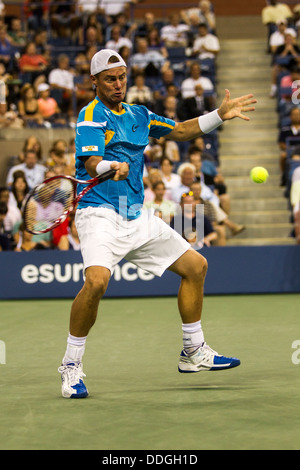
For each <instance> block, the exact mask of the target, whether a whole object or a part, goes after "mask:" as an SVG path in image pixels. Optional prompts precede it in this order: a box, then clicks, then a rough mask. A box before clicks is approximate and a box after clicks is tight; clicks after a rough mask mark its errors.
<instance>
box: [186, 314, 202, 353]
mask: <svg viewBox="0 0 300 470" xmlns="http://www.w3.org/2000/svg"><path fill="white" fill-rule="evenodd" d="M182 331H183V349H184V350H185V352H186V353H187V354H193V352H195V351H196V350H197V349H198V348H199V347H200V346H202V344H203V343H204V334H203V331H202V326H201V320H200V321H197V322H195V323H183V324H182Z"/></svg>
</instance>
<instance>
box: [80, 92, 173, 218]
mask: <svg viewBox="0 0 300 470" xmlns="http://www.w3.org/2000/svg"><path fill="white" fill-rule="evenodd" d="M122 105H123V109H122V111H121V112H120V113H118V112H116V111H111V110H110V109H109V108H107V107H106V106H105V105H104V104H103V103H102V101H100V99H99V98H98V97H96V98H95V99H94V100H93V101H92V102H91V103H89V104H88V105H87V106H85V107H84V108H82V110H81V111H80V113H79V116H78V120H77V125H76V139H75V144H76V154H75V156H76V178H78V179H81V180H88V179H90V178H91V177H90V175H89V174H88V173H87V171H86V169H85V166H84V159H83V158H82V157H85V156H91V155H96V156H100V157H103V159H104V160H109V161H113V160H114V161H120V162H128V163H129V175H128V177H127V178H126V180H122V181H112V180H108V181H105V182H104V183H101V184H99V185H97V186H95V187H94V188H93V189H91V190H90V191H88V192H87V193H86V195H85V196H84V197H83V198H82V199H81V201H80V202H79V204H78V208H79V209H81V208H84V207H88V206H93V207H99V206H106V207H111V208H113V209H114V210H116V211H117V212H118V213H119V214H120V215H122V217H125V218H127V219H136V218H137V217H139V215H140V213H141V208H142V206H143V201H144V186H143V170H144V149H145V147H146V146H147V145H148V143H149V136H151V137H155V138H157V139H159V138H160V137H162V136H165V135H167V134H169V133H170V132H171V131H172V130H173V129H174V127H175V122H174V121H173V120H171V119H167V118H165V117H162V116H158V115H157V114H155V113H153V112H151V111H150V110H148V109H147V108H146V107H145V106H141V105H129V104H127V103H122ZM83 188H84V185H80V184H78V187H77V193H79V192H80V191H81V190H82V189H83ZM120 198H121V199H120ZM119 202H120V204H119Z"/></svg>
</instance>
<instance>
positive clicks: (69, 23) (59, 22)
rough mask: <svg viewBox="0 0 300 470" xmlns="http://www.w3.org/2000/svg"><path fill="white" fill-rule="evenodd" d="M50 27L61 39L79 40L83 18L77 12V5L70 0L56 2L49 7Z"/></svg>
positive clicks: (57, 0)
mask: <svg viewBox="0 0 300 470" xmlns="http://www.w3.org/2000/svg"><path fill="white" fill-rule="evenodd" d="M49 17H50V25H51V28H52V30H53V31H54V34H55V35H56V36H58V37H59V38H70V37H72V39H73V40H75V39H76V38H77V34H78V29H79V26H80V25H81V22H82V18H81V16H80V15H79V13H78V12H76V4H75V3H74V2H73V1H68V0H56V1H55V2H53V3H52V2H51V3H50V7H49Z"/></svg>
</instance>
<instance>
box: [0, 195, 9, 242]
mask: <svg viewBox="0 0 300 470" xmlns="http://www.w3.org/2000/svg"><path fill="white" fill-rule="evenodd" d="M7 212H8V208H7V204H6V203H5V202H3V201H2V202H0V251H10V250H11V247H12V243H11V233H10V232H7V230H6V229H5V226H4V220H5V218H6V216H7Z"/></svg>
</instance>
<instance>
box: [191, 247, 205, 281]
mask: <svg viewBox="0 0 300 470" xmlns="http://www.w3.org/2000/svg"><path fill="white" fill-rule="evenodd" d="M207 268H208V264H207V260H206V259H205V258H204V256H202V255H200V253H197V252H195V256H194V259H193V263H192V264H191V266H190V269H189V272H188V276H190V277H191V278H192V279H193V280H194V281H200V282H202V281H204V278H205V276H206V273H207Z"/></svg>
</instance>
